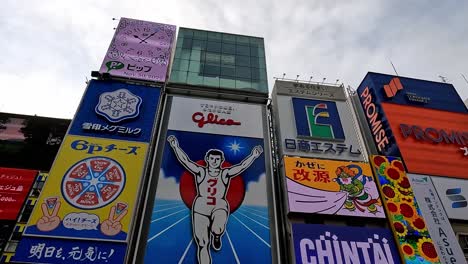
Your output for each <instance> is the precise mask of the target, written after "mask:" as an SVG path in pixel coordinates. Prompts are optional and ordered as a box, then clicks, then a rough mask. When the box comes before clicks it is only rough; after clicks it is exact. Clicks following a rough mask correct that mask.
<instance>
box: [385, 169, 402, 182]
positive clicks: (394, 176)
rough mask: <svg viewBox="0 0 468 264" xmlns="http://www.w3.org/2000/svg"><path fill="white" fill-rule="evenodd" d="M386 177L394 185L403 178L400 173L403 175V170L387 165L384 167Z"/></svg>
mask: <svg viewBox="0 0 468 264" xmlns="http://www.w3.org/2000/svg"><path fill="white" fill-rule="evenodd" d="M384 175H385V176H386V178H387V179H388V180H389V181H390V182H392V183H393V184H394V185H397V184H398V183H400V182H401V181H402V179H403V177H402V175H404V172H401V171H400V170H399V169H398V168H396V167H393V166H387V167H386V168H385V174H384Z"/></svg>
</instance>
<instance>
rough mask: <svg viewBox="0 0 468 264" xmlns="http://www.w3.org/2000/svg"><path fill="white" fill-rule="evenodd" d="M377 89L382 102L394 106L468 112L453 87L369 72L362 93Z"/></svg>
mask: <svg viewBox="0 0 468 264" xmlns="http://www.w3.org/2000/svg"><path fill="white" fill-rule="evenodd" d="M366 89H370V90H373V94H374V96H375V100H376V102H378V103H393V104H399V105H406V106H415V107H423V108H429V109H436V110H444V111H450V112H459V113H468V111H467V109H466V107H465V104H464V103H463V100H462V99H461V98H460V96H459V95H458V93H457V90H455V87H453V85H452V84H449V83H440V82H433V81H425V80H418V79H413V78H407V77H401V76H394V75H388V74H381V73H374V72H369V73H367V74H366V77H364V80H363V81H362V82H361V84H360V85H359V87H358V93H359V94H361V93H362V92H363V91H364V90H366Z"/></svg>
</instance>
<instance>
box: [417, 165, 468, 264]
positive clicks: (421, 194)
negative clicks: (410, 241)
mask: <svg viewBox="0 0 468 264" xmlns="http://www.w3.org/2000/svg"><path fill="white" fill-rule="evenodd" d="M408 177H409V179H410V182H411V187H413V192H414V196H415V198H416V200H417V201H418V205H419V209H420V210H421V213H422V215H423V217H424V220H425V222H426V225H427V226H425V227H422V226H421V227H420V229H421V230H422V232H424V229H427V230H429V234H430V235H431V238H432V239H433V240H434V245H435V246H436V250H437V253H438V255H439V258H440V262H441V263H445V264H455V263H466V261H465V256H464V255H463V251H462V250H461V248H460V245H459V244H458V240H457V238H456V236H455V234H454V232H453V229H452V226H451V225H450V222H449V220H448V217H447V214H446V213H445V211H444V208H443V207H442V203H441V202H440V199H439V197H438V196H437V192H436V190H435V188H434V185H433V184H432V182H431V178H430V177H429V176H427V175H417V174H410V173H408Z"/></svg>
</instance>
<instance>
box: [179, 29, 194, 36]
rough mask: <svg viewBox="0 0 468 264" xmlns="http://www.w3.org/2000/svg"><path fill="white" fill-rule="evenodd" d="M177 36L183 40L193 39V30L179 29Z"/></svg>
mask: <svg viewBox="0 0 468 264" xmlns="http://www.w3.org/2000/svg"><path fill="white" fill-rule="evenodd" d="M179 35H181V36H183V37H184V38H193V30H191V29H188V28H180V29H179Z"/></svg>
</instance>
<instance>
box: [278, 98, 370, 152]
mask: <svg viewBox="0 0 468 264" xmlns="http://www.w3.org/2000/svg"><path fill="white" fill-rule="evenodd" d="M273 109H274V113H275V120H276V126H277V128H278V130H279V132H278V138H279V139H278V141H279V144H280V148H281V151H282V154H283V155H295V156H302V157H314V158H325V159H336V160H353V161H363V160H364V156H363V153H362V152H364V147H363V146H362V145H361V144H360V142H359V140H358V137H357V133H356V129H355V126H354V124H355V123H354V118H353V116H352V114H351V111H352V110H351V108H350V106H349V104H348V103H347V102H346V101H341V100H340V101H339V100H336V101H332V100H327V99H311V98H303V97H295V96H289V95H276V96H274V99H273Z"/></svg>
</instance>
